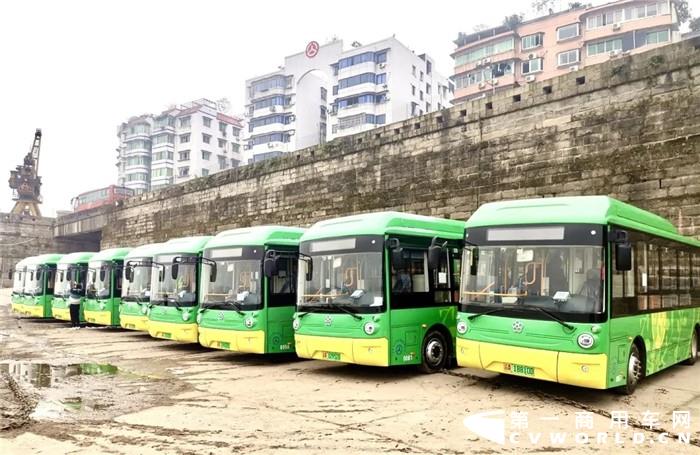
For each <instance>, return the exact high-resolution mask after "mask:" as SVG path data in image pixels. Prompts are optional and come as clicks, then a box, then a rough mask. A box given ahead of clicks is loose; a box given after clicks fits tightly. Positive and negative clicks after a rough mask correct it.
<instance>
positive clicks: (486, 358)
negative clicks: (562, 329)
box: [457, 338, 608, 389]
mask: <svg viewBox="0 0 700 455" xmlns="http://www.w3.org/2000/svg"><path fill="white" fill-rule="evenodd" d="M457 364H458V365H459V366H461V367H469V368H478V369H482V370H487V371H494V372H496V373H504V374H512V375H515V376H524V377H529V378H535V379H542V380H545V381H552V382H559V383H561V384H569V385H575V386H580V387H588V388H592V389H606V388H607V377H608V356H607V355H605V354H576V353H572V352H559V351H547V350H544V349H532V348H523V347H519V346H507V345H504V344H496V343H484V342H480V341H472V340H465V339H463V338H457Z"/></svg>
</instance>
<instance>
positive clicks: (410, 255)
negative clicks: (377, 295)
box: [391, 248, 428, 294]
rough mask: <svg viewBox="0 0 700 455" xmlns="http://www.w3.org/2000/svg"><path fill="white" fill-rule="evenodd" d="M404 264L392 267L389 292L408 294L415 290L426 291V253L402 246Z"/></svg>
mask: <svg viewBox="0 0 700 455" xmlns="http://www.w3.org/2000/svg"><path fill="white" fill-rule="evenodd" d="M403 260H404V264H403V267H400V268H399V269H398V270H397V269H394V268H393V267H392V273H391V292H393V293H395V294H408V293H415V292H428V280H426V276H425V269H426V268H427V267H426V264H425V262H426V260H427V257H426V253H425V251H420V250H410V249H408V248H404V258H403Z"/></svg>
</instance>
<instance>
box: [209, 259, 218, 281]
mask: <svg viewBox="0 0 700 455" xmlns="http://www.w3.org/2000/svg"><path fill="white" fill-rule="evenodd" d="M214 281H216V263H214V264H211V272H210V273H209V282H210V283H213V282H214Z"/></svg>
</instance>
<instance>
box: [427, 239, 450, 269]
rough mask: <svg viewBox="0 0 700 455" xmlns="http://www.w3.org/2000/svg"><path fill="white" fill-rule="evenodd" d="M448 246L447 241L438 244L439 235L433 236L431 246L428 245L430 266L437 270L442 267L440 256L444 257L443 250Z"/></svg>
mask: <svg viewBox="0 0 700 455" xmlns="http://www.w3.org/2000/svg"><path fill="white" fill-rule="evenodd" d="M445 247H447V242H445V243H443V244H442V245H438V244H437V237H433V240H432V241H431V242H430V247H428V268H429V269H432V270H435V269H437V268H439V267H440V258H441V257H442V251H443V250H444V249H445Z"/></svg>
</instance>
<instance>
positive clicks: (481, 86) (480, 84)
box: [479, 82, 486, 90]
mask: <svg viewBox="0 0 700 455" xmlns="http://www.w3.org/2000/svg"><path fill="white" fill-rule="evenodd" d="M485 88H486V83H485V82H479V90H482V89H485Z"/></svg>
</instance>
